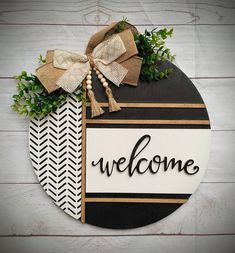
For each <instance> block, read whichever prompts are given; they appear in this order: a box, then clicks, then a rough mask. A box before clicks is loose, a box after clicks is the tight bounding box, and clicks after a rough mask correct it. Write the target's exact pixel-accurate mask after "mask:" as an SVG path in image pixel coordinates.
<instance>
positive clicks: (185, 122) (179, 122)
mask: <svg viewBox="0 0 235 253" xmlns="http://www.w3.org/2000/svg"><path fill="white" fill-rule="evenodd" d="M86 123H87V124H123V125H125V124H127V125H129V124H141V125H145V124H146V125H154V124H155V125H209V124H210V121H209V120H154V119H149V120H136V119H133V120H131V119H130V120H129V119H128V120H126V119H87V120H86Z"/></svg>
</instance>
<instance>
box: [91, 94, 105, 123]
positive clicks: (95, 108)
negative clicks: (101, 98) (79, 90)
mask: <svg viewBox="0 0 235 253" xmlns="http://www.w3.org/2000/svg"><path fill="white" fill-rule="evenodd" d="M87 93H88V97H89V99H90V102H91V117H92V118H94V117H97V116H99V115H101V114H103V113H104V110H103V109H102V108H101V107H100V105H99V103H98V102H97V100H96V98H95V94H94V92H93V91H92V90H88V92H87Z"/></svg>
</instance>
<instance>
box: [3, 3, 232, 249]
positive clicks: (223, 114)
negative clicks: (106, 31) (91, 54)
mask: <svg viewBox="0 0 235 253" xmlns="http://www.w3.org/2000/svg"><path fill="white" fill-rule="evenodd" d="M123 16H126V17H128V19H129V20H130V22H132V23H134V24H135V25H137V26H138V28H139V30H140V31H144V29H145V27H146V28H151V27H155V26H158V27H162V26H167V27H173V28H174V37H173V38H172V39H171V40H169V42H168V45H169V46H170V47H171V48H172V51H173V52H174V53H175V54H176V56H177V58H176V63H177V65H178V66H179V67H180V68H181V69H182V70H183V71H184V72H185V73H186V74H187V75H188V76H189V77H190V78H191V80H192V81H193V83H194V84H195V85H196V87H197V88H198V89H199V91H200V93H201V95H202V97H203V99H204V101H205V103H206V105H207V108H208V111H209V115H210V119H211V123H212V130H213V132H212V150H211V158H210V163H209V168H208V170H207V173H206V175H205V177H204V179H203V182H202V183H201V185H200V187H199V188H198V190H197V192H196V193H195V194H194V195H193V196H192V197H191V198H190V200H189V202H188V203H186V204H185V205H183V206H182V207H181V208H180V209H178V210H177V211H176V212H175V213H173V214H172V215H170V216H169V217H167V218H165V219H164V220H161V221H160V222H157V223H154V224H152V225H149V226H146V227H143V228H139V229H132V230H108V229H101V228H97V227H94V226H90V225H87V224H85V225H82V224H81V223H80V222H77V221H76V220H74V219H72V218H70V217H69V216H67V215H65V214H64V213H63V212H62V211H61V210H60V209H59V208H58V207H56V206H55V205H54V204H53V203H52V201H51V200H50V199H49V198H48V196H47V195H46V194H45V193H44V191H43V189H42V188H41V186H40V185H39V184H38V182H37V179H36V176H35V175H34V172H33V169H32V165H31V163H30V160H29V154H28V143H27V135H28V121H27V119H25V118H19V116H18V115H16V114H15V113H14V112H12V111H11V109H10V108H9V106H10V104H11V95H12V94H13V93H14V91H15V81H14V80H13V76H14V75H15V74H17V73H19V72H20V71H21V70H23V69H24V70H27V71H28V72H33V71H34V69H35V68H36V67H37V57H38V55H39V54H40V53H42V54H44V53H45V51H46V50H47V49H53V48H64V49H71V50H78V51H80V52H81V51H83V50H84V48H85V45H86V42H87V40H88V38H89V37H90V36H91V34H92V33H94V32H95V31H97V30H98V29H99V28H100V27H101V26H104V25H106V24H108V23H109V22H111V21H116V20H120V19H121V18H122V17H123ZM234 42H235V2H234V1H232V0H214V1H213V0H204V1H203V0H197V1H196V0H171V1H163V0H162V1H161V0H156V1H154V0H140V1H135V0H130V1H122V0H111V1H108V0H99V1H98V0H97V1H93V0H86V1H85V0H78V1H75V0H73V1H72V0H68V1H66V0H40V1H34V0H32V1H30V0H1V1H0V252H4V253H9V252H17V253H20V252H22V253H28V252H30V253H32V252H33V253H37V252H38V253H42V252H43V253H47V252H57V253H60V252H61V253H62V252H67V253H72V252H79V253H83V252H84V253H90V252H102V253H106V252H113V253H116V252H117V253H126V252H128V253H133V252H138V253H142V252H146V253H149V252H154V253H155V252H164V253H168V252H169V253H170V252H175V253H178V252H180V253H184V252H185V253H188V252H189V253H190V252H214V253H215V252H223V253H227V252H229V253H230V252H231V253H232V252H235V219H234V215H235V194H234V191H235V117H234V109H235V99H234V97H235V64H234V60H235V50H234Z"/></svg>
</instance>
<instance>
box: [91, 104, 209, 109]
mask: <svg viewBox="0 0 235 253" xmlns="http://www.w3.org/2000/svg"><path fill="white" fill-rule="evenodd" d="M99 104H100V106H102V107H108V106H109V104H108V103H99ZM118 104H119V105H120V106H121V107H124V108H125V107H127V108H195V109H197V108H206V106H205V104H191V103H118ZM90 106H91V104H90V103H87V107H90Z"/></svg>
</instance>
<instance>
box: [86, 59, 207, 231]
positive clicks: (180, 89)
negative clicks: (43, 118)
mask: <svg viewBox="0 0 235 253" xmlns="http://www.w3.org/2000/svg"><path fill="white" fill-rule="evenodd" d="M165 67H171V68H172V69H173V71H172V73H171V74H170V76H169V79H164V80H161V81H158V82H155V81H153V82H149V83H148V82H142V81H139V84H138V86H137V87H131V86H128V85H123V86H122V87H119V88H118V87H116V86H115V85H113V84H110V87H111V89H112V91H113V95H114V97H115V98H116V100H117V101H118V102H120V103H121V102H130V103H131V102H133V103H204V102H203V100H202V97H201V96H200V94H199V92H198V90H197V89H196V88H195V86H194V85H193V83H192V82H191V80H190V79H189V78H188V77H187V76H186V75H185V74H184V73H183V72H182V71H181V70H180V69H179V68H177V67H176V66H175V65H173V64H172V63H170V62H165V63H164V64H163V65H162V68H165ZM93 89H94V92H95V95H96V98H97V100H98V101H99V102H107V99H106V97H105V93H104V90H103V87H102V85H101V84H100V82H99V80H98V79H97V77H96V75H95V74H94V73H93ZM103 109H104V110H105V111H106V112H105V113H104V114H103V115H101V116H100V117H99V119H175V120H177V119H179V120H182V119H187V120H209V117H208V113H207V110H206V108H200V109H189V108H177V109H176V108H122V110H121V111H119V112H117V113H108V108H107V107H106V108H103ZM87 119H90V108H89V107H88V108H87ZM102 127H104V128H114V127H115V128H117V127H119V128H178V129H185V128H189V129H195V128H197V129H205V128H207V129H209V128H210V126H209V125H142V124H141V125H118V126H117V125H112V124H109V125H107V124H105V125H102V124H87V128H102ZM97 183H98V182H97ZM86 197H124V198H125V197H134V198H135V197H137V198H142V197H145V198H151V197H156V198H189V197H190V194H134V193H132V194H130V193H129V194H128V193H126V194H125V193H122V194H117V193H115V194H114V193H86ZM180 206H181V204H165V203H164V204H161V203H148V204H146V203H86V207H85V212H86V223H90V224H92V225H96V226H100V227H105V228H116V229H127V228H135V227H140V226H144V225H148V224H151V223H153V222H156V221H158V220H160V219H162V218H164V217H166V216H168V215H169V214H171V213H172V212H174V211H175V210H176V209H177V208H179V207H180Z"/></svg>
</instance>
